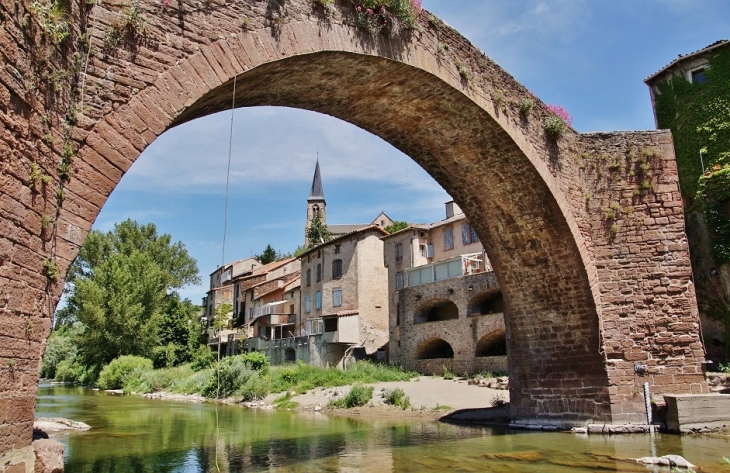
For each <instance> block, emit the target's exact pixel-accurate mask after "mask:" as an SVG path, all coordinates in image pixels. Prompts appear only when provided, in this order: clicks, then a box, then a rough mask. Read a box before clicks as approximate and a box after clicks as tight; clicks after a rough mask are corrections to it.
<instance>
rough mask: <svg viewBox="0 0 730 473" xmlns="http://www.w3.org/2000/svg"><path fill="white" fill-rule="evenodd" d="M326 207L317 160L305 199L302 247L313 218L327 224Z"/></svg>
mask: <svg viewBox="0 0 730 473" xmlns="http://www.w3.org/2000/svg"><path fill="white" fill-rule="evenodd" d="M326 206H327V203H326V202H325V200H324V191H323V190H322V176H321V175H320V173H319V159H317V165H316V166H315V167H314V177H313V178H312V190H311V191H309V198H307V224H306V225H305V226H304V246H306V245H307V231H308V230H309V226H310V225H311V224H312V220H314V218H315V216H319V219H320V220H321V221H322V223H324V224H327V212H326V210H325V208H326Z"/></svg>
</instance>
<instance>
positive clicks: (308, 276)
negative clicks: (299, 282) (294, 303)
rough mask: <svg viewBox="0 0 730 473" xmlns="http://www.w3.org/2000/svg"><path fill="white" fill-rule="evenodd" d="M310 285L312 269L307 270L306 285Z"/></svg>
mask: <svg viewBox="0 0 730 473" xmlns="http://www.w3.org/2000/svg"><path fill="white" fill-rule="evenodd" d="M311 285H312V269H311V268H310V269H308V270H307V287H309V286H311Z"/></svg>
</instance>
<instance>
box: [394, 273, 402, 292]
mask: <svg viewBox="0 0 730 473" xmlns="http://www.w3.org/2000/svg"><path fill="white" fill-rule="evenodd" d="M395 288H396V289H403V273H402V272H400V271H399V272H397V273H395Z"/></svg>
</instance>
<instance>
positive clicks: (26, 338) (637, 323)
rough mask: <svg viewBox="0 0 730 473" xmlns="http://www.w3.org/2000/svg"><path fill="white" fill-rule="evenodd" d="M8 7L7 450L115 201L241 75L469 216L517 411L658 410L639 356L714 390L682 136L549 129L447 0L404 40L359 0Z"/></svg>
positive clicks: (24, 422)
mask: <svg viewBox="0 0 730 473" xmlns="http://www.w3.org/2000/svg"><path fill="white" fill-rule="evenodd" d="M6 3H7V2H5V3H2V6H0V8H2V13H4V16H5V17H6V18H7V20H6V21H5V22H4V23H3V24H2V32H3V36H1V37H0V42H1V43H2V46H3V47H2V48H0V49H1V50H2V52H1V53H2V55H3V58H4V60H5V61H6V66H7V67H6V71H3V72H1V73H0V113H2V116H1V118H2V122H0V123H2V125H1V126H2V128H0V132H1V133H2V134H1V135H0V151H2V152H3V154H4V155H5V156H7V158H6V162H5V167H4V169H3V174H2V179H3V186H2V191H1V192H2V194H1V195H0V207H1V208H0V210H1V211H2V214H0V215H1V218H2V220H0V223H1V224H2V225H3V232H2V234H0V278H2V279H0V291H2V299H0V302H1V303H2V304H1V305H0V310H1V311H2V312H1V314H2V315H0V330H1V331H0V346H2V347H3V348H2V351H0V363H2V366H6V365H7V364H8V363H9V362H11V361H13V369H12V370H8V369H6V370H5V371H3V372H2V374H0V376H2V383H1V385H2V388H0V389H1V390H2V391H1V392H0V402H3V403H4V404H3V406H10V405H12V406H13V410H12V411H10V408H9V407H2V410H3V412H8V413H9V414H6V415H5V416H4V417H3V419H4V420H3V421H2V424H0V438H3V439H9V440H2V441H0V452H2V451H9V450H10V449H11V447H12V445H16V446H18V445H20V446H23V445H27V444H28V443H29V441H30V425H31V423H32V418H33V405H34V396H35V383H36V381H37V378H38V368H39V360H40V356H41V354H42V351H43V349H44V346H45V340H46V337H47V336H48V331H49V329H50V325H51V315H52V311H53V308H54V307H55V304H56V302H57V301H58V297H59V295H60V291H61V286H62V283H61V281H62V279H63V276H64V275H65V274H66V271H67V269H68V266H69V265H70V263H71V262H72V261H73V259H74V258H75V256H76V254H77V252H78V248H79V246H80V245H81V243H82V242H83V240H84V238H85V236H86V234H87V233H88V231H89V230H90V228H91V224H92V223H93V221H94V219H95V217H96V215H97V214H98V212H99V210H100V209H101V207H102V205H103V204H104V202H105V201H106V199H107V197H108V196H109V194H110V193H111V191H112V190H113V189H114V187H115V185H116V184H117V183H118V182H119V180H120V179H121V177H122V175H123V174H124V173H125V172H126V171H127V170H128V169H129V167H130V166H131V165H132V164H133V163H134V161H135V160H136V159H137V157H138V156H139V155H140V154H141V152H142V151H143V150H144V149H145V147H146V146H148V145H149V144H150V143H151V142H152V141H154V139H155V138H156V137H157V136H159V135H160V134H161V133H163V132H164V131H165V130H167V129H169V128H170V127H173V126H175V125H177V124H180V123H183V122H186V121H189V120H192V119H194V118H197V117H202V116H204V115H207V114H210V113H213V112H216V111H220V110H224V109H227V108H228V107H229V106H230V101H231V97H232V94H233V86H234V80H235V85H236V103H237V106H239V107H244V106H258V105H280V106H288V107H297V108H302V109H307V110H312V111H316V112H320V113H325V114H329V115H332V116H335V117H338V118H340V119H342V120H346V121H348V122H350V123H353V124H355V125H356V126H358V127H360V128H363V129H365V130H367V131H369V132H371V133H374V134H376V135H378V136H380V137H381V138H383V139H384V140H386V141H387V142H389V143H390V144H392V145H393V146H395V147H396V148H398V149H400V150H401V151H403V152H404V153H406V154H407V155H409V156H411V157H412V158H413V159H414V160H415V161H416V162H418V163H419V164H420V165H421V166H422V167H423V168H424V169H425V170H426V171H427V172H428V173H429V174H430V175H431V176H433V177H434V179H436V181H437V182H438V183H439V184H440V185H441V186H443V187H444V189H446V190H447V192H449V193H450V194H451V196H452V197H453V198H454V199H455V201H456V202H457V203H458V204H459V205H460V206H461V208H462V209H463V210H464V211H465V212H466V214H467V216H468V217H469V220H470V222H472V224H473V226H474V227H475V228H476V230H477V233H478V234H479V237H480V239H481V241H482V242H483V243H484V245H485V247H487V248H489V250H490V258H491V260H492V263H493V266H494V268H495V271H496V273H497V277H498V280H499V282H500V287H501V289H502V291H503V294H504V303H505V319H506V325H507V345H508V352H509V353H510V360H509V371H510V397H511V404H510V408H511V415H512V417H513V419H514V420H515V421H516V422H524V423H532V422H535V421H537V422H543V423H563V424H571V423H576V422H580V423H583V422H586V421H594V422H607V423H615V422H641V421H642V419H643V399H641V397H640V396H638V395H636V392H637V391H636V389H635V388H636V386H637V383H639V382H641V383H643V381H644V380H645V379H641V380H638V381H637V377H636V375H635V374H634V372H633V365H634V363H635V362H636V361H641V362H643V363H646V364H647V365H648V366H649V368H650V369H649V371H648V373H649V374H647V378H646V380H648V381H649V382H650V384H652V390H653V392H655V393H657V394H661V393H662V392H694V391H697V392H699V391H706V389H707V388H706V385H705V384H704V381H703V378H702V373H701V363H702V361H703V355H702V346H701V343H700V341H699V335H698V319H697V313H696V312H697V311H696V302H695V300H694V291H693V288H692V285H691V283H690V279H689V278H690V265H689V256H688V250H687V244H686V237H685V235H684V230H683V214H682V207H681V199H680V197H679V192H678V189H677V175H676V165H675V163H674V152H673V149H672V143H671V137H670V135H668V134H667V133H664V132H636V133H603V134H578V133H576V132H574V131H573V130H570V129H568V130H567V131H566V133H565V134H564V135H563V136H562V137H561V138H560V139H551V138H549V137H547V136H546V134H545V131H544V129H543V120H544V119H545V118H546V117H547V116H548V115H549V112H548V110H547V108H546V107H545V105H544V104H542V103H541V102H540V101H539V100H537V99H536V98H534V97H532V96H531V95H530V94H529V92H528V91H527V90H526V89H525V87H523V86H522V85H521V84H519V83H518V82H516V81H515V80H514V79H513V78H512V77H511V76H510V75H509V74H508V73H506V72H505V71H503V70H502V69H501V68H500V67H499V66H498V65H496V64H495V63H494V62H493V61H491V60H490V59H489V58H488V57H487V56H485V55H484V54H483V53H481V52H480V51H478V50H477V49H476V48H474V47H473V46H472V45H471V44H470V43H469V42H468V41H467V40H466V39H464V38H463V37H461V36H460V35H459V34H458V33H457V32H456V31H454V30H453V29H451V28H450V27H448V26H446V25H445V24H443V23H442V22H440V21H439V20H437V19H435V18H434V17H432V16H430V15H427V14H426V12H423V13H422V14H421V15H420V17H419V18H418V28H417V29H416V30H411V31H409V32H404V33H402V34H401V35H399V36H395V37H388V36H386V35H384V34H372V33H369V32H366V31H361V30H359V29H358V28H357V27H356V26H355V24H356V21H355V11H354V8H353V6H352V5H351V4H350V3H349V2H347V1H338V2H336V6H335V7H333V8H332V9H331V10H327V11H326V12H323V11H321V10H317V9H316V8H313V6H312V5H313V3H312V2H310V1H309V0H278V1H276V0H268V1H266V2H263V1H259V0H241V1H239V2H235V3H226V2H223V1H221V2H216V1H215V0H214V1H212V2H207V3H199V2H193V1H190V0H181V1H180V2H172V3H170V4H168V5H165V4H164V3H157V2H152V1H146V0H145V1H140V2H139V3H134V4H129V3H125V1H124V0H120V1H112V2H104V3H103V4H101V5H96V6H94V7H93V9H92V10H90V12H89V11H81V9H82V8H86V7H83V6H81V5H79V4H76V3H74V4H73V5H72V6H71V8H72V12H71V13H72V15H73V17H74V18H76V19H78V20H79V24H80V25H82V26H81V27H79V28H74V29H73V32H72V35H71V38H70V39H67V40H65V42H62V43H61V44H60V45H54V44H53V43H52V42H50V41H49V39H48V36H47V34H44V32H43V31H42V28H40V26H39V23H38V21H37V18H33V16H32V15H31V14H30V13H29V11H30V10H29V8H28V4H29V2H26V3H25V4H22V5H20V4H15V5H11V4H10V3H7V5H6ZM82 4H85V2H82ZM18 5H20V6H18ZM132 8H136V10H134V12H135V13H134V14H135V15H137V16H136V17H135V18H137V19H142V20H144V21H145V22H146V26H145V28H144V32H143V33H142V31H141V30H140V29H138V28H137V26H134V25H135V24H132V25H131V26H130V21H132V20H133V18H131V16H132V13H133V12H132V10H131V9H132ZM27 15H31V22H32V25H34V28H31V34H28V35H23V34H22V33H21V32H22V31H24V30H23V26H22V25H23V22H24V20H23V18H24V17H26V16H27ZM84 32H88V33H90V38H91V45H92V46H91V50H90V51H91V53H90V54H89V61H88V64H87V63H86V61H85V59H84V58H85V57H86V54H87V52H88V50H87V48H86V46H85V44H84V43H83V41H80V40H79V38H80V37H81V36H80V34H79V33H84ZM115 35H116V36H115ZM117 36H120V37H121V39H120V40H119V41H120V42H119V43H117V44H114V41H112V40H114V39H115V38H116V37H117ZM13 38H16V39H13ZM115 41H116V40H115ZM39 46H43V48H45V49H44V50H46V51H48V54H47V57H46V58H45V59H43V64H44V66H43V67H40V66H39V61H40V59H39V58H38V50H39V49H42V48H40V47H39ZM74 53H78V54H76V55H74ZM73 58H76V60H75V62H74V61H73ZM44 68H45V69H48V68H50V70H61V69H63V68H67V69H63V70H66V71H72V70H75V71H76V73H75V74H74V73H69V74H67V76H63V75H58V76H54V75H53V74H50V75H49V74H48V73H44V72H43V71H44ZM7 71H11V72H12V71H16V72H18V74H16V75H14V74H13V73H11V72H7ZM83 71H86V74H84V73H83ZM23 76H25V77H28V78H30V82H29V81H27V80H26V81H22V80H21V79H19V77H23ZM54 77H56V79H54ZM34 80H35V82H33V81H34ZM54 80H55V82H53V81H54ZM31 82H33V83H35V84H39V85H37V86H36V89H35V91H33V90H29V89H30V88H31V87H30V86H29V84H30V83H31ZM51 82H53V83H51ZM56 82H58V83H56ZM57 90H60V92H57ZM82 91H83V93H82ZM526 100H529V101H531V102H532V104H533V106H532V107H531V108H529V109H527V110H526V108H527V107H523V106H521V103H526V102H525V101H526ZM47 136H50V137H51V139H46V137H47ZM54 138H55V139H54ZM71 158H73V159H71ZM64 160H66V161H64ZM70 161H72V163H71V168H72V171H73V175H72V176H71V178H70V180H63V185H61V184H60V182H61V180H62V179H61V178H62V176H61V174H59V163H60V164H61V165H63V163H64V162H70ZM644 165H645V166H644ZM33 166H37V169H39V170H40V172H42V173H44V174H47V175H48V176H50V181H49V182H48V183H46V184H44V185H42V186H41V185H40V183H38V182H37V180H34V179H33V178H32V177H31V176H32V175H33V172H34V169H36V168H34V167H33ZM639 169H640V170H641V171H639ZM646 169H649V170H648V171H647V170H646ZM609 177H610V180H609ZM59 187H61V188H62V192H61V193H57V192H56V190H57V189H59ZM59 196H60V198H59ZM54 199H55V202H56V203H58V204H60V205H57V206H56V207H58V212H57V218H55V217H54V219H53V222H52V224H51V225H50V226H49V225H48V222H47V221H46V220H44V218H43V217H44V215H45V216H47V215H48V213H49V209H51V210H53V212H54V213H55V208H56V207H54ZM609 212H610V213H609ZM44 268H45V269H44ZM44 271H45V274H46V275H48V273H56V272H57V274H51V275H52V276H55V278H53V277H50V278H47V279H44V278H43V277H40V275H41V274H44ZM28 327H31V329H30V330H29V329H28ZM637 333H639V334H642V336H641V337H636V336H630V335H631V334H634V335H635V334H637Z"/></svg>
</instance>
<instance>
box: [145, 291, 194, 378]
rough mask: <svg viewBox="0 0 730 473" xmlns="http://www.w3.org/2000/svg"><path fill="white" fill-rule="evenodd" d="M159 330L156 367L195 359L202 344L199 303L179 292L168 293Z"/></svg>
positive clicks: (155, 353) (155, 351)
mask: <svg viewBox="0 0 730 473" xmlns="http://www.w3.org/2000/svg"><path fill="white" fill-rule="evenodd" d="M165 305H166V307H165V310H164V312H163V316H162V322H161V324H160V328H159V330H158V335H159V342H158V343H159V345H158V346H157V347H155V349H154V350H153V352H154V353H153V357H152V360H153V361H154V363H155V367H157V368H159V367H171V366H175V365H179V364H181V363H187V362H188V361H190V360H192V359H193V356H194V354H195V351H196V350H197V348H198V346H199V344H200V325H198V323H197V312H198V307H196V306H195V305H193V303H192V302H190V300H189V299H184V300H180V296H179V295H178V294H177V293H172V294H170V295H169V296H167V300H166V301H165Z"/></svg>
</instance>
